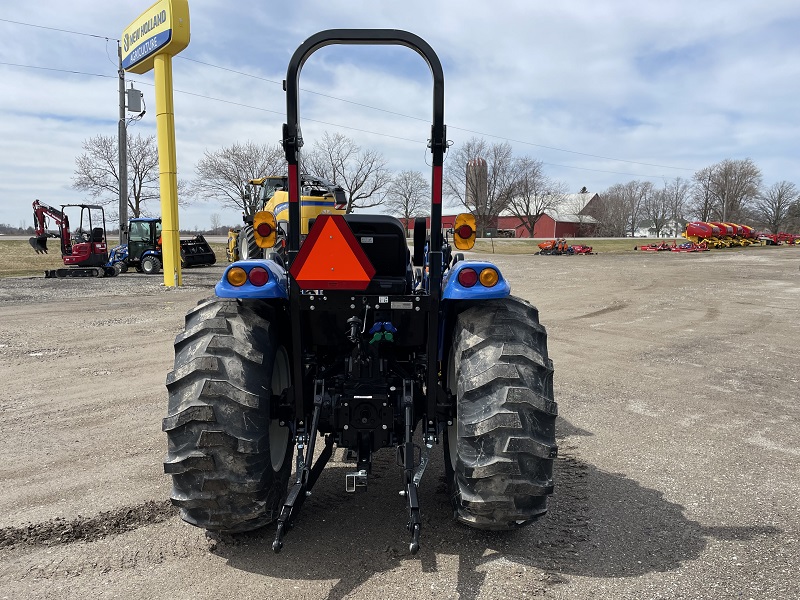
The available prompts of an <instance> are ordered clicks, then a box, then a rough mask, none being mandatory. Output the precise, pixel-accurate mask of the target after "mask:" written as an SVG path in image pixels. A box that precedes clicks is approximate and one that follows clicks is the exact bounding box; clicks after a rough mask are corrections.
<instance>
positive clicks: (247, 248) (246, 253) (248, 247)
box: [239, 225, 264, 260]
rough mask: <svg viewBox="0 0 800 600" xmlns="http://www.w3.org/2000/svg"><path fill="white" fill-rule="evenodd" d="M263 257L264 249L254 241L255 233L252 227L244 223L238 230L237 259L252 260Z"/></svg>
mask: <svg viewBox="0 0 800 600" xmlns="http://www.w3.org/2000/svg"><path fill="white" fill-rule="evenodd" d="M254 258H264V249H263V248H259V246H258V244H257V243H256V234H255V231H253V227H252V226H250V225H245V226H244V227H242V230H241V232H239V260H252V259H254Z"/></svg>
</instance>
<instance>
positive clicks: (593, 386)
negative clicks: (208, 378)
mask: <svg viewBox="0 0 800 600" xmlns="http://www.w3.org/2000/svg"><path fill="white" fill-rule="evenodd" d="M493 258H494V260H495V261H496V263H497V264H498V265H499V266H500V268H501V269H502V271H503V273H504V274H505V275H506V276H507V277H508V278H509V280H510V281H511V284H512V289H513V290H514V293H515V294H517V295H519V296H521V297H523V298H526V299H528V300H530V301H531V302H533V303H534V304H535V305H537V306H538V307H539V309H540V312H541V320H542V323H543V324H545V325H546V326H547V328H548V333H549V337H550V352H551V356H552V358H553V360H554V363H555V368H556V375H555V390H556V400H557V401H558V402H559V408H560V420H559V425H558V430H559V446H560V447H559V458H558V459H557V461H556V469H555V472H556V473H555V476H556V492H555V495H554V496H553V498H552V501H551V510H550V512H549V514H548V515H547V516H546V517H545V518H544V519H542V520H541V521H539V522H538V523H536V524H534V525H532V526H530V527H528V528H525V529H523V530H521V531H518V532H513V533H511V534H498V533H487V532H480V531H472V530H470V529H467V528H465V527H462V526H460V525H457V524H455V523H454V522H452V521H451V520H450V509H449V504H448V499H447V495H446V492H445V484H444V480H443V478H442V475H443V466H442V460H441V452H436V451H435V452H434V454H435V459H434V460H433V461H432V464H431V466H430V467H429V468H428V470H427V471H426V474H425V478H424V479H423V482H422V488H421V493H420V503H421V506H422V512H423V529H422V540H421V542H422V549H421V550H420V553H419V554H418V555H417V556H416V557H412V556H410V555H409V554H408V550H407V543H408V540H407V534H406V531H405V528H404V526H405V519H406V515H405V507H404V503H403V500H402V498H400V497H399V496H398V494H397V491H398V490H399V489H400V482H401V473H400V469H399V468H398V467H396V466H395V464H394V456H393V454H392V453H391V452H384V453H379V454H378V455H376V464H375V467H374V474H373V475H372V476H371V478H370V485H369V488H368V489H367V491H365V492H363V493H358V494H346V493H345V492H344V473H345V472H346V471H348V470H350V468H351V467H350V465H349V464H346V463H343V462H339V461H337V460H333V461H331V463H330V464H329V467H328V468H327V469H326V470H325V472H324V473H323V475H322V477H321V478H320V480H319V482H318V483H317V486H316V487H315V488H314V494H313V496H311V497H310V498H309V500H308V502H306V504H305V506H304V508H303V512H302V513H301V515H300V517H299V518H298V520H297V523H296V527H295V528H294V529H293V530H292V531H291V532H290V534H289V535H288V536H287V538H286V545H285V548H284V550H283V552H282V553H281V554H279V555H274V554H273V553H272V552H271V549H270V544H271V541H272V537H273V535H274V532H273V530H272V528H267V529H266V530H265V531H263V532H257V533H255V534H248V535H244V536H237V537H235V538H230V537H226V538H220V539H210V538H207V537H206V536H205V534H204V532H203V531H201V530H199V529H197V528H194V527H191V526H190V525H188V524H186V523H183V522H182V521H181V520H180V519H179V518H178V517H177V516H176V512H175V511H174V510H173V509H172V507H171V506H170V505H169V503H168V502H167V498H168V496H169V488H170V482H169V480H168V478H167V477H166V476H165V475H163V472H162V464H161V461H162V459H163V456H164V453H165V446H166V439H165V436H164V434H163V433H162V432H161V419H162V417H163V416H164V414H165V411H166V396H167V395H166V390H165V388H164V380H165V376H166V373H167V372H168V371H169V370H171V368H172V340H173V338H174V336H175V335H176V334H177V333H178V332H179V331H181V329H182V326H183V316H184V314H185V313H186V312H187V310H189V308H191V307H192V306H193V305H194V304H195V303H196V302H197V301H198V300H200V299H202V298H204V297H206V296H208V295H210V294H211V293H212V291H213V285H214V283H215V282H216V281H217V279H218V278H219V276H220V275H221V272H222V266H221V265H217V266H214V267H208V268H200V269H192V270H187V271H186V272H185V274H184V283H185V285H184V286H183V287H182V288H180V289H171V288H165V287H164V286H163V285H161V282H162V279H161V277H147V276H145V275H140V274H136V273H128V274H124V275H121V276H119V277H116V278H111V279H96V280H95V279H91V280H90V279H85V280H45V279H44V278H17V279H0V373H2V379H3V381H2V387H0V431H2V435H1V436H0V452H2V456H3V458H4V460H3V462H2V464H1V465H0V481H2V482H3V484H4V485H3V486H2V488H0V515H2V516H0V599H3V598H14V599H16V598H86V597H88V596H90V597H93V598H97V599H101V598H170V599H181V598H186V599H189V598H192V599H194V598H214V599H234V598H235V599H237V600H238V599H240V598H261V597H280V598H287V599H295V598H298V599H299V598H330V599H341V598H363V599H367V598H370V599H372V598H383V597H390V596H391V597H394V596H397V595H402V596H404V597H406V598H460V599H470V600H472V599H478V598H498V597H505V598H525V597H537V596H546V597H548V598H557V599H561V598H563V599H567V598H570V599H574V598H630V599H641V598H708V599H716V598H745V599H747V598H754V599H787V600H788V599H795V598H798V597H800V524H799V523H800V512H799V511H798V509H799V508H800V480H799V479H798V475H797V473H798V467H799V466H800V428H798V417H800V408H799V406H800V405H799V404H798V399H800V392H798V388H799V386H798V379H799V378H800V375H798V371H800V370H799V369H798V348H799V347H800V314H799V313H800V270H799V269H798V266H799V265H800V249H798V248H776V249H774V250H772V249H770V250H762V251H747V250H729V251H713V252H707V253H703V254H697V255H675V254H672V253H659V254H648V255H644V254H641V255H637V254H625V255H602V254H600V255H596V256H567V257H548V256H501V255H496V256H494V257H493ZM435 450H438V449H435ZM334 458H335V459H336V458H341V457H340V456H339V453H338V452H337V454H336V455H335V457H334Z"/></svg>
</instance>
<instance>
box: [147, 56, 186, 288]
mask: <svg viewBox="0 0 800 600" xmlns="http://www.w3.org/2000/svg"><path fill="white" fill-rule="evenodd" d="M154 75H155V89H156V133H157V138H158V170H159V188H160V191H161V227H162V232H161V236H162V256H163V258H164V285H165V286H167V287H177V286H179V285H183V281H182V279H181V251H180V228H179V226H178V160H177V157H176V152H175V108H174V106H173V103H172V56H170V55H169V54H158V55H157V56H156V57H155V62H154Z"/></svg>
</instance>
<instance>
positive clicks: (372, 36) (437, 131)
mask: <svg viewBox="0 0 800 600" xmlns="http://www.w3.org/2000/svg"><path fill="white" fill-rule="evenodd" d="M332 44H354V45H355V44H359V45H362V44H363V45H397V46H406V47H407V48H411V49H412V50H414V51H415V52H417V54H419V55H420V56H422V58H424V59H425V62H427V63H428V67H430V70H431V74H432V75H433V124H432V125H431V138H430V141H429V147H430V149H431V153H432V154H433V161H432V173H431V180H432V181H431V190H432V196H431V246H430V250H433V251H439V250H440V249H441V247H442V240H441V229H442V164H443V162H444V153H445V151H446V150H447V140H446V134H447V129H446V127H445V124H444V73H443V71H442V64H441V62H440V61H439V57H438V56H437V55H436V53H435V52H434V51H433V48H431V47H430V45H429V44H428V43H427V42H426V41H425V40H423V39H422V38H420V37H419V36H417V35H414V34H413V33H409V32H408V31H402V30H399V29H329V30H327V31H320V32H319V33H316V34H314V35H312V36H311V37H310V38H308V39H307V40H306V41H305V42H303V43H302V44H301V45H300V47H299V48H297V50H295V52H294V54H293V55H292V58H291V60H290V61H289V68H288V69H287V71H286V81H285V82H284V88H285V90H286V120H287V122H286V123H285V124H284V125H283V149H284V151H285V152H286V161H287V162H288V163H289V260H290V261H292V260H293V259H294V256H295V255H296V254H297V252H298V251H299V249H300V169H299V165H298V163H299V159H300V148H302V146H303V135H302V132H301V130H300V122H299V109H300V107H299V98H298V94H299V91H300V82H299V77H300V71H301V70H302V68H303V65H304V64H305V62H306V60H307V59H308V58H309V57H310V56H311V55H312V54H313V53H314V52H316V51H317V50H319V49H320V48H322V47H324V46H330V45H332ZM436 270H438V269H436ZM438 284H439V282H438V281H437V282H436V283H435V285H436V286H437V287H438Z"/></svg>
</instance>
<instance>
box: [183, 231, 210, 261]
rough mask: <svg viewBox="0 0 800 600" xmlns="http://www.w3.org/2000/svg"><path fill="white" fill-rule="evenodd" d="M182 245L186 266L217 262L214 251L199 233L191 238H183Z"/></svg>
mask: <svg viewBox="0 0 800 600" xmlns="http://www.w3.org/2000/svg"><path fill="white" fill-rule="evenodd" d="M180 245H181V260H182V261H183V266H184V267H197V266H200V265H213V264H214V263H215V262H217V257H216V255H215V254H214V251H213V250H212V249H211V246H209V245H208V242H207V241H206V239H205V238H204V237H203V236H202V235H197V236H195V237H193V238H192V239H190V240H181V241H180Z"/></svg>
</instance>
